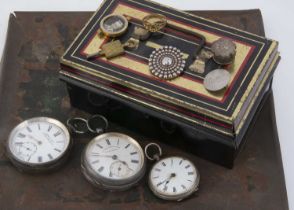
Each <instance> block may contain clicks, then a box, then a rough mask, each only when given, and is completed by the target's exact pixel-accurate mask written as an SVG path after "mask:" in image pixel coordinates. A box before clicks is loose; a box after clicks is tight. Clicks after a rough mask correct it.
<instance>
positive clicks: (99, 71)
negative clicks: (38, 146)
mask: <svg viewBox="0 0 294 210" xmlns="http://www.w3.org/2000/svg"><path fill="white" fill-rule="evenodd" d="M111 13H114V14H122V15H128V16H129V17H131V20H132V21H131V22H130V24H129V28H128V31H127V33H125V34H124V35H123V36H121V37H119V39H120V40H121V42H125V41H126V40H128V39H129V38H130V36H131V34H132V32H133V30H134V27H135V26H137V25H141V26H142V22H141V20H142V19H143V18H144V17H145V16H146V15H148V14H151V13H160V14H163V15H165V16H166V17H167V20H168V22H169V24H174V25H176V26H177V27H180V28H183V29H185V30H191V31H195V32H197V33H200V34H201V35H203V36H205V38H206V46H205V48H207V49H210V46H211V43H212V42H214V41H215V40H217V39H219V38H227V39H231V40H232V41H234V43H235V44H236V46H237V54H236V58H235V60H234V63H233V64H232V65H229V66H226V67H225V68H227V69H228V70H229V71H230V73H231V80H230V83H229V85H228V88H227V89H225V90H224V91H222V92H219V93H217V94H214V93H211V92H208V91H207V90H206V89H205V88H204V86H203V79H204V77H205V75H206V74H207V73H209V72H210V71H211V70H213V69H214V68H215V67H216V64H215V63H214V62H213V61H212V60H211V61H209V62H208V63H207V66H206V69H205V72H204V73H202V74H201V73H196V72H193V71H190V70H189V69H188V68H186V70H185V72H184V74H182V75H181V76H180V77H178V78H176V79H173V80H170V81H165V80H161V79H158V78H156V77H154V76H153V75H152V74H151V73H150V72H149V68H148V59H149V55H150V54H151V52H152V51H153V50H154V49H156V48H159V47H161V46H166V45H170V46H174V47H177V48H179V49H181V51H182V52H183V53H184V56H185V59H186V65H187V66H189V65H190V64H191V63H192V62H193V56H192V55H193V52H194V51H195V49H196V48H197V46H198V44H199V40H197V39H196V38H195V37H193V36H191V35H189V34H185V33H183V32H181V31H177V30H173V29H169V28H166V29H165V30H164V31H162V32H161V33H163V35H162V36H160V38H158V37H151V38H150V39H148V40H146V41H144V42H141V43H140V45H139V47H138V49H136V50H133V51H126V53H125V54H124V55H122V56H119V57H116V58H113V59H110V60H107V59H106V58H104V57H98V58H96V59H94V60H87V59H86V55H87V54H90V53H93V52H96V51H97V50H98V49H99V48H100V47H101V46H102V45H103V44H105V43H106V42H107V41H109V38H107V37H100V36H99V35H98V34H97V31H98V30H99V23H100V21H101V19H102V18H103V17H105V16H106V15H108V14H111ZM277 48H278V43H277V42H276V41H273V40H269V39H266V38H264V37H261V36H258V35H255V34H251V33H248V32H245V31H242V30H239V29H236V28H233V27H230V26H226V25H223V24H220V23H217V22H214V21H211V20H208V19H205V18H202V17H198V16H195V15H192V14H189V13H187V12H183V11H179V10H175V9H173V8H170V7H166V6H163V5H160V4H158V3H154V2H151V1H146V0H106V1H104V3H103V4H102V5H101V7H100V8H99V9H98V10H97V12H96V13H95V14H94V15H93V16H92V18H91V19H90V20H89V22H88V23H87V24H86V26H85V27H84V28H83V29H82V31H81V33H80V34H79V35H78V36H77V38H76V39H75V40H74V41H73V43H72V44H71V46H70V47H69V48H68V50H67V51H66V52H65V54H64V55H63V56H62V58H61V70H60V77H61V79H62V80H64V81H65V82H66V83H67V86H68V91H69V95H70V99H71V103H72V105H73V106H75V107H77V108H80V109H83V110H85V111H87V112H90V113H101V114H104V115H106V116H107V117H108V118H109V119H110V120H111V121H113V122H116V123H119V124H120V125H122V126H127V127H129V128H132V129H136V130H137V131H140V132H142V133H144V134H145V135H147V136H149V137H150V138H156V139H159V140H162V141H164V142H167V143H170V144H173V145H176V146H179V147H182V148H183V149H185V150H189V151H191V152H194V153H195V154H197V155H199V156H201V157H204V158H206V159H209V160H212V161H214V162H217V163H219V164H222V165H225V166H228V167H232V166H233V162H234V159H235V158H236V156H237V154H238V152H239V151H240V149H241V148H242V147H241V146H242V145H243V143H244V141H243V139H244V135H245V133H246V131H247V130H248V127H249V125H250V124H252V123H254V116H256V115H257V113H258V109H260V108H261V107H262V101H263V99H264V98H265V97H266V96H267V93H269V91H270V90H271V81H272V77H273V73H274V70H275V68H276V66H277V63H278V61H279V59H280V57H279V53H278V49H277Z"/></svg>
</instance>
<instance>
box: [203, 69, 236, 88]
mask: <svg viewBox="0 0 294 210" xmlns="http://www.w3.org/2000/svg"><path fill="white" fill-rule="evenodd" d="M230 78H231V76H230V73H229V72H228V71H227V70H225V69H215V70H213V71H211V72H209V73H208V74H207V75H206V76H205V78H204V81H203V84H204V87H205V88H206V89H207V90H208V91H212V92H216V91H220V90H222V89H224V88H225V87H227V85H228V84H229V82H230Z"/></svg>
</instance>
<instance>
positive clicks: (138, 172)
mask: <svg viewBox="0 0 294 210" xmlns="http://www.w3.org/2000/svg"><path fill="white" fill-rule="evenodd" d="M145 162H146V161H145V156H144V152H143V150H142V148H141V146H140V145H139V143H138V142H137V141H136V140H134V139H133V138H131V137H130V136H127V135H125V134H122V133H115V132H109V133H104V134H102V135H99V136H97V137H95V138H94V139H93V140H91V141H90V142H89V143H88V145H87V146H86V148H85V149H84V152H83V154H82V160H81V167H82V173H83V175H84V176H85V178H86V179H87V180H88V181H90V182H91V183H92V184H93V185H94V186H97V187H99V188H102V189H106V190H111V191H115V190H126V189H129V188H130V187H132V186H134V185H136V184H137V183H138V182H139V181H140V179H141V178H142V177H143V176H144V174H145V170H146V163H145Z"/></svg>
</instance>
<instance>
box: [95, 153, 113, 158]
mask: <svg viewBox="0 0 294 210" xmlns="http://www.w3.org/2000/svg"><path fill="white" fill-rule="evenodd" d="M92 155H93V156H99V157H108V158H112V159H113V160H117V155H100V154H99V153H92Z"/></svg>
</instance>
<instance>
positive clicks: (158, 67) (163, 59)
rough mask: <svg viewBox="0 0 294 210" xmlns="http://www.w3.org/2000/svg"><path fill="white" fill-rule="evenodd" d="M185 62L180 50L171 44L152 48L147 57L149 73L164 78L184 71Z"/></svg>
mask: <svg viewBox="0 0 294 210" xmlns="http://www.w3.org/2000/svg"><path fill="white" fill-rule="evenodd" d="M185 64H186V61H185V60H184V59H183V54H182V52H181V51H180V50H179V49H177V48H176V47H172V46H164V47H161V48H158V49H156V50H154V51H153V52H152V53H151V55H150V58H149V70H150V72H151V74H153V75H154V76H156V77H158V78H160V79H164V80H171V79H174V78H176V77H178V76H179V75H180V74H181V73H182V72H183V71H184V68H185Z"/></svg>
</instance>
